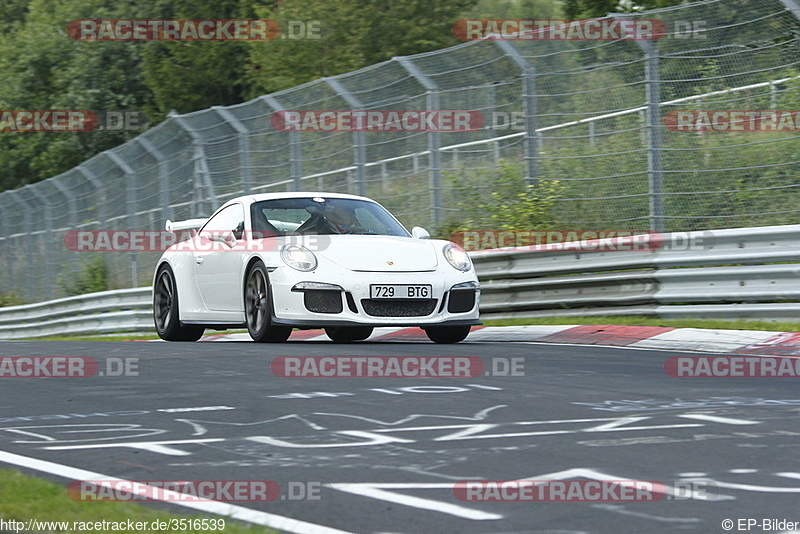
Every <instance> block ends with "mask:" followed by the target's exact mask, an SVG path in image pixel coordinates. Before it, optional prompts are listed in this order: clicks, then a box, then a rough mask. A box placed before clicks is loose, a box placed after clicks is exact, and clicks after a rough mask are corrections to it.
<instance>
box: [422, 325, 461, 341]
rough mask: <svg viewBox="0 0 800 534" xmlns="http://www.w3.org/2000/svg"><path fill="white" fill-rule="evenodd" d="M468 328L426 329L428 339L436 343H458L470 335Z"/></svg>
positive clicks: (435, 327)
mask: <svg viewBox="0 0 800 534" xmlns="http://www.w3.org/2000/svg"><path fill="white" fill-rule="evenodd" d="M469 330H470V327H469V325H467V326H461V325H459V326H429V327H427V328H425V333H426V334H427V335H428V339H430V340H431V341H433V342H435V343H458V342H459V341H463V340H464V338H466V337H467V336H468V335H469Z"/></svg>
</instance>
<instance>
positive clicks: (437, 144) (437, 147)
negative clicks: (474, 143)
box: [393, 56, 444, 228]
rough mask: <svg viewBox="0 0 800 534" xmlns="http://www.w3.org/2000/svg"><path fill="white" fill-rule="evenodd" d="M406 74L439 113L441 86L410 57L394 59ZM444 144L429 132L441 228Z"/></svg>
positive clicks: (437, 219) (436, 220) (436, 223)
mask: <svg viewBox="0 0 800 534" xmlns="http://www.w3.org/2000/svg"><path fill="white" fill-rule="evenodd" d="M393 59H394V60H395V61H397V62H398V63H399V64H400V66H401V67H403V68H404V69H405V70H406V72H408V73H409V74H410V75H411V76H413V77H414V79H416V80H417V81H418V82H419V83H420V85H422V87H424V88H425V101H426V103H425V105H426V107H427V108H428V111H439V110H440V109H441V105H440V104H439V86H438V85H436V82H434V81H433V80H432V79H431V78H430V77H429V76H427V75H426V74H425V73H423V72H422V71H421V70H420V68H419V67H418V66H417V65H416V64H415V63H414V62H413V61H411V59H410V58H408V57H403V56H400V57H396V58H393ZM441 147H442V142H441V134H439V132H437V131H429V132H428V151H429V152H430V167H429V170H430V177H431V204H432V208H433V225H434V226H435V227H436V228H439V227H440V226H441V225H442V219H443V212H444V200H443V195H442V152H441Z"/></svg>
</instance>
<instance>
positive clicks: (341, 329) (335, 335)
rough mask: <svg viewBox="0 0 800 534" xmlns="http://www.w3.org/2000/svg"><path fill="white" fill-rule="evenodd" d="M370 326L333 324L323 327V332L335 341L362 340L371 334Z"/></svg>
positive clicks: (371, 328)
mask: <svg viewBox="0 0 800 534" xmlns="http://www.w3.org/2000/svg"><path fill="white" fill-rule="evenodd" d="M373 330H374V328H373V327H371V326H333V327H329V328H326V329H325V334H327V336H328V337H329V338H331V340H333V341H334V342H336V343H350V342H351V341H362V340H364V339H367V338H368V337H369V336H371V335H372V331H373Z"/></svg>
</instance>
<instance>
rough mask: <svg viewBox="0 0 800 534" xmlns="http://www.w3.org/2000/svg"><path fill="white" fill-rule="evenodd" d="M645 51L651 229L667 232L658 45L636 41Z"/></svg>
mask: <svg viewBox="0 0 800 534" xmlns="http://www.w3.org/2000/svg"><path fill="white" fill-rule="evenodd" d="M636 44H637V45H638V46H639V48H641V49H642V50H643V51H644V53H645V61H646V63H645V82H646V83H647V126H646V128H647V140H648V143H647V171H648V184H649V190H650V230H651V231H652V232H658V233H663V232H664V199H663V194H664V169H663V162H662V159H661V77H660V75H659V58H658V48H657V47H656V45H654V44H653V43H651V42H650V41H636Z"/></svg>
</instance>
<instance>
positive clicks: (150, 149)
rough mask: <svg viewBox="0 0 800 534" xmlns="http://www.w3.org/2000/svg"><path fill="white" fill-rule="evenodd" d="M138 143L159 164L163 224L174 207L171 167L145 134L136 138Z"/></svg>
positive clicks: (159, 189)
mask: <svg viewBox="0 0 800 534" xmlns="http://www.w3.org/2000/svg"><path fill="white" fill-rule="evenodd" d="M134 141H136V142H137V143H139V144H140V145H141V146H142V148H143V149H145V151H146V152H147V153H148V154H150V155H151V156H152V157H153V159H154V160H156V162H157V163H156V165H158V199H159V203H160V204H161V224H164V222H165V221H166V220H167V219H171V218H172V207H171V206H170V195H169V169H168V168H167V158H166V157H165V156H164V153H163V152H161V151H160V150H159V149H157V148H156V147H155V146H153V143H151V142H150V141H149V140H147V139H145V137H144V136H143V135H140V136H138V137H136V139H134ZM154 230H163V227H158V228H154Z"/></svg>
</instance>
